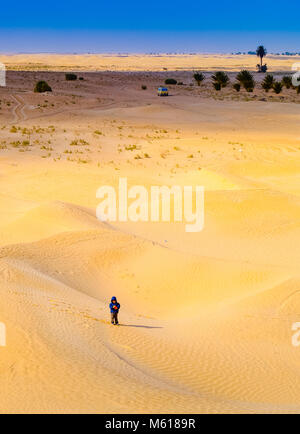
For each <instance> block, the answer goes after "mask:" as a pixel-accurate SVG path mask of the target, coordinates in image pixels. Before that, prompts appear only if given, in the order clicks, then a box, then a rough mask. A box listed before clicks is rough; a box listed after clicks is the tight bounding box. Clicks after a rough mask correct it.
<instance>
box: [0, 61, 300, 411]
mask: <svg viewBox="0 0 300 434" xmlns="http://www.w3.org/2000/svg"><path fill="white" fill-rule="evenodd" d="M82 58H83V57H82ZM220 58H221V57H218V58H217V60H216V62H220ZM1 59H2V60H1ZM1 59H0V60H1V61H3V56H2V57H1ZM23 59H24V62H25V61H26V62H27V61H28V58H27V57H26V56H24V57H23ZM37 59H39V62H40V61H41V62H45V64H48V65H53V64H54V63H55V62H57V63H56V64H57V65H62V64H63V63H62V61H61V59H62V58H61V57H60V56H44V57H43V56H40V57H38V56H37V57H32V58H31V62H33V63H35V62H36V61H37ZM59 59H60V60H59ZM65 59H66V60H65V63H64V65H66V66H67V65H69V67H70V65H71V63H72V62H73V61H74V57H73V58H72V59H71V57H70V58H68V57H66V58H65ZM68 59H70V60H68ZM99 59H100V60H99V65H100V63H101V62H103V64H102V65H103V69H106V68H107V69H109V67H108V65H111V64H112V59H111V58H110V57H107V58H106V57H105V56H103V57H100V56H99ZM105 59H108V60H107V61H108V63H107V64H106V63H105ZM116 59H117V58H116ZM122 59H123V58H122ZM149 59H150V58H149ZM153 59H154V60H152V58H151V59H150V60H151V61H150V60H149V63H147V62H148V58H147V60H146V61H145V64H144V66H145V69H147V68H149V69H150V68H151V67H153V65H152V64H151V62H152V61H153V62H154V61H155V62H157V59H155V58H153ZM186 59H187V60H186V62H191V63H190V64H192V60H195V59H190V58H189V57H188V56H187V57H186ZM202 59H204V57H203V58H202ZM222 59H224V64H223V65H224V69H225V68H226V65H228V68H229V65H230V62H236V61H237V62H239V58H238V57H234V58H233V60H231V59H229V60H228V64H226V62H227V60H226V58H225V57H224V58H222ZM250 59H251V61H253V63H254V64H255V63H256V59H255V58H254V57H251V56H249V61H250ZM16 60H17V61H18V62H19V61H20V67H22V68H23V65H24V64H25V63H22V62H23V61H21V60H22V59H20V58H16V57H14V56H12V57H11V62H12V63H11V65H13V64H14V63H15V62H16ZM77 61H78V62H77ZM121 61H122V62H123V61H124V62H125V61H126V62H129V61H131V60H130V59H129V60H128V59H125V60H120V62H121ZM211 61H212V60H211ZM290 61H291V59H288V60H284V61H283V60H282V64H283V63H284V62H287V63H284V64H285V65H288V62H290ZM68 62H70V63H68ZM76 62H77V67H78V69H80V68H81V66H80V65H81V63H80V62H79V59H76ZM136 62H140V65H142V60H141V61H140V59H139V58H137V60H136ZM168 62H170V63H168ZM172 62H174V63H172ZM176 62H177V59H176V57H174V58H170V59H169V60H168V59H166V64H167V65H168V67H170V68H171V67H174V66H171V65H175V63H176ZM207 62H209V59H208V60H207ZM269 62H270V61H269V60H268V63H269ZM274 62H275V63H274V65H276V62H277V60H276V59H275V60H274ZM278 62H279V63H280V62H281V59H278ZM270 63H271V62H270ZM92 64H93V62H92V61H91V59H90V58H88V61H87V60H86V58H85V60H84V61H83V62H82V67H85V68H87V66H86V65H92ZM72 65H73V63H72ZM157 65H158V63H157ZM207 65H208V63H207ZM280 65H281V63H280ZM125 66H126V65H125ZM127 66H128V64H127ZM240 66H241V65H237V64H236V63H235V64H232V63H231V68H236V67H238V68H240ZM28 67H29V66H28ZM77 67H76V68H77ZM99 67H100V66H99ZM122 67H123V66H122ZM158 67H159V66H157V68H158ZM208 67H210V68H211V65H210V66H207V68H208ZM76 68H75V67H74V69H76ZM101 68H102V66H101ZM70 69H71V67H70ZM72 69H73V68H72ZM185 74H187V73H186V72H182V77H183V79H184V80H187V78H189V76H190V75H191V74H190V72H189V73H188V74H189V75H185ZM178 75H179V72H178ZM162 77H164V75H162ZM84 78H85V79H84V80H83V81H82V82H79V80H78V81H75V82H67V81H65V79H64V75H63V74H59V73H52V72H45V73H44V72H43V73H39V72H38V73H30V72H24V73H23V72H9V74H8V79H9V81H8V83H9V84H8V87H7V88H3V89H0V95H1V96H0V99H1V101H2V103H1V120H0V180H1V192H0V206H1V213H0V294H1V297H0V322H1V323H4V324H5V326H6V332H7V342H6V344H7V345H6V346H5V347H4V346H3V347H2V346H1V347H0V372H1V375H0V411H1V412H2V413H5V412H9V413H13V412H18V413H28V412H38V413H46V412H47V413H49V412H50V413H52V412H53V413H56V412H57V413H59V412H64V413H74V412H80V413H84V412H90V413H92V412H99V413H118V412H129V413H135V412H138V413H142V412H146V413H153V412H155V413H179V412H181V413H195V412H199V413H207V412H208V413H219V412H225V413H236V412H238V413H243V412H247V413H278V412H283V413H293V412H296V413H299V412H300V367H299V366H300V363H299V362H300V349H299V347H295V346H293V345H292V342H293V341H292V337H293V333H294V331H293V330H292V325H293V324H294V323H295V322H297V321H299V309H300V297H299V285H300V273H299V259H300V248H299V246H300V243H299V241H300V223H299V222H300V218H299V217H300V177H299V153H300V148H299V146H300V145H299V138H300V126H299V122H298V117H299V108H298V107H299V106H298V104H297V103H295V102H297V101H295V102H294V103H291V102H285V103H282V102H280V101H279V100H276V99H275V98H274V99H272V98H270V96H272V95H273V94H272V93H270V94H269V95H268V96H267V97H266V98H269V99H268V100H267V101H258V100H250V99H249V100H247V102H246V101H245V100H243V99H242V97H241V100H231V99H230V95H231V94H229V95H228V97H227V99H226V98H225V96H224V100H222V99H221V97H220V99H218V98H219V97H218V98H217V97H215V98H214V94H204V95H203V94H201V92H200V91H199V92H198V89H197V88H196V86H195V87H194V89H193V90H188V89H187V88H186V87H181V86H178V87H176V88H172V89H171V92H170V94H171V96H170V97H168V98H158V97H157V96H156V92H155V90H156V87H157V85H158V84H159V80H160V78H157V77H156V76H152V75H151V74H149V77H148V80H149V81H147V82H146V84H147V85H148V86H147V89H146V90H142V89H141V84H143V83H144V81H145V79H147V75H143V76H142V77H141V76H140V75H134V74H123V73H121V72H120V73H114V74H110V73H101V74H100V73H99V74H95V75H94V74H90V75H89V74H86V75H84ZM38 79H46V80H47V81H48V82H49V84H50V85H51V87H52V88H53V92H52V93H51V94H50V93H47V94H34V92H33V87H34V84H35V82H36V81H37V80H38ZM222 92H223V91H222ZM222 95H225V91H224V93H223V94H222ZM242 95H243V94H242ZM284 95H285V97H286V98H288V97H287V93H286V94H284ZM222 98H223V96H222ZM243 98H244V97H243ZM286 101H288V100H286ZM120 177H127V178H128V183H129V185H139V184H142V185H144V186H145V188H147V189H149V188H150V187H151V186H152V185H180V186H184V185H203V186H204V187H205V227H204V229H203V231H201V232H199V233H193V234H190V233H186V232H185V230H184V222H183V223H151V222H149V223H148V222H144V223H143V222H138V223H133V222H128V223H119V222H116V223H109V222H106V223H103V222H100V221H99V220H98V219H97V218H96V207H97V205H98V203H99V200H98V199H97V198H96V192H97V189H98V188H99V187H100V186H101V185H111V186H114V187H117V185H118V182H119V178H120ZM113 295H114V296H117V297H118V300H119V302H120V303H121V310H120V322H121V325H120V327H114V326H112V325H111V324H110V314H109V309H108V303H109V301H110V298H111V296H113Z"/></svg>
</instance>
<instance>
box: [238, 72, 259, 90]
mask: <svg viewBox="0 0 300 434" xmlns="http://www.w3.org/2000/svg"><path fill="white" fill-rule="evenodd" d="M236 79H237V81H239V82H240V83H241V85H242V86H243V87H244V88H245V89H246V91H247V92H253V89H254V87H255V81H254V78H253V75H252V74H251V72H249V71H247V70H245V69H244V70H242V71H241V72H239V73H238V75H237V76H236Z"/></svg>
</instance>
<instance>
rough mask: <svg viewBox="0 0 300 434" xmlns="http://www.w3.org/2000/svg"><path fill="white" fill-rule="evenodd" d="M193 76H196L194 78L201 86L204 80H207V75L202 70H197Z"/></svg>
mask: <svg viewBox="0 0 300 434" xmlns="http://www.w3.org/2000/svg"><path fill="white" fill-rule="evenodd" d="M193 77H194V80H195V81H196V83H197V84H198V86H200V85H201V83H202V81H203V80H205V75H204V74H202V72H195V74H194V75H193Z"/></svg>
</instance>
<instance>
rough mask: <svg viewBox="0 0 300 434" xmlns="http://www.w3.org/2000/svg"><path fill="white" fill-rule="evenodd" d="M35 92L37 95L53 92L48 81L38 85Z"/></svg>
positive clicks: (40, 82)
mask: <svg viewBox="0 0 300 434" xmlns="http://www.w3.org/2000/svg"><path fill="white" fill-rule="evenodd" d="M34 92H36V93H43V92H52V89H51V87H50V86H49V84H48V83H47V82H46V81H43V80H41V81H38V82H37V83H36V85H35V88H34Z"/></svg>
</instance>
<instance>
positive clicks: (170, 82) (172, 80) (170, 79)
mask: <svg viewBox="0 0 300 434" xmlns="http://www.w3.org/2000/svg"><path fill="white" fill-rule="evenodd" d="M165 84H177V80H175V78H166V80H165Z"/></svg>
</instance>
